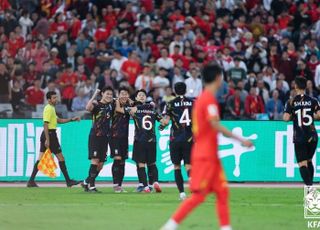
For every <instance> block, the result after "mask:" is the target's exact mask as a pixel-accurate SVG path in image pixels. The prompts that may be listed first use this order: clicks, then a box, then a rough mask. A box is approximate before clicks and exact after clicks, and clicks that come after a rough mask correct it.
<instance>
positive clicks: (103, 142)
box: [88, 135, 109, 162]
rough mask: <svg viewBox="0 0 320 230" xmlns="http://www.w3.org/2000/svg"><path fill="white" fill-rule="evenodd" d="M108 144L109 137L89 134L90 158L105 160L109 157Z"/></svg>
mask: <svg viewBox="0 0 320 230" xmlns="http://www.w3.org/2000/svg"><path fill="white" fill-rule="evenodd" d="M108 144H109V139H108V137H100V136H98V137H97V136H95V135H89V157H88V158H89V160H91V159H99V161H100V162H105V161H106V159H107V152H108Z"/></svg>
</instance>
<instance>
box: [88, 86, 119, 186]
mask: <svg viewBox="0 0 320 230" xmlns="http://www.w3.org/2000/svg"><path fill="white" fill-rule="evenodd" d="M99 93H100V90H98V89H97V90H96V91H95V93H94V95H93V96H92V98H91V99H90V100H89V102H88V103H87V106H86V109H87V110H88V111H90V112H91V113H92V118H93V124H92V128H91V130H90V134H89V160H91V165H90V169H89V175H88V177H87V179H85V180H84V181H83V183H82V187H83V188H84V190H85V191H87V192H98V190H97V189H96V187H95V180H96V177H97V176H98V175H99V172H100V171H101V169H102V167H103V164H104V162H105V160H106V157H107V151H108V144H109V141H110V136H111V119H112V116H113V113H114V110H115V109H116V108H115V107H116V105H117V104H118V103H115V102H114V100H113V89H112V88H111V87H109V86H107V87H104V88H103V89H102V90H101V96H102V98H101V100H100V101H98V102H96V101H95V98H96V97H97V96H98V94H99ZM116 110H117V109H116Z"/></svg>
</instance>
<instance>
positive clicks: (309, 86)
mask: <svg viewBox="0 0 320 230" xmlns="http://www.w3.org/2000/svg"><path fill="white" fill-rule="evenodd" d="M306 94H307V95H308V96H310V97H314V98H318V96H319V94H318V92H317V91H316V90H314V87H313V83H312V81H310V80H308V81H307V88H306Z"/></svg>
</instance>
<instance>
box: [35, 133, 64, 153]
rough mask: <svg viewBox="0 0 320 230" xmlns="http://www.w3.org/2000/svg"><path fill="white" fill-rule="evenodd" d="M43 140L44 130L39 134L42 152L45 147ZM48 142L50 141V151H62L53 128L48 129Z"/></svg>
mask: <svg viewBox="0 0 320 230" xmlns="http://www.w3.org/2000/svg"><path fill="white" fill-rule="evenodd" d="M45 141H46V135H45V134H44V131H42V133H41V136H40V152H41V153H44V152H45V151H46V149H47V148H46V146H45ZM49 142H50V146H49V148H50V150H51V152H52V153H54V154H59V153H61V152H62V150H61V146H60V144H59V140H58V136H57V133H56V130H55V129H49Z"/></svg>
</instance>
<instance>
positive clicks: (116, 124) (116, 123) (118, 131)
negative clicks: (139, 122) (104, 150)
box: [112, 111, 130, 138]
mask: <svg viewBox="0 0 320 230" xmlns="http://www.w3.org/2000/svg"><path fill="white" fill-rule="evenodd" d="M129 121H130V115H129V113H128V112H127V111H125V113H118V112H114V114H113V117H112V137H113V138H124V137H126V138H128V136H129Z"/></svg>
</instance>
